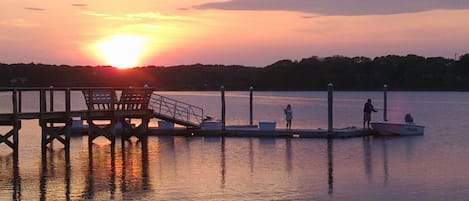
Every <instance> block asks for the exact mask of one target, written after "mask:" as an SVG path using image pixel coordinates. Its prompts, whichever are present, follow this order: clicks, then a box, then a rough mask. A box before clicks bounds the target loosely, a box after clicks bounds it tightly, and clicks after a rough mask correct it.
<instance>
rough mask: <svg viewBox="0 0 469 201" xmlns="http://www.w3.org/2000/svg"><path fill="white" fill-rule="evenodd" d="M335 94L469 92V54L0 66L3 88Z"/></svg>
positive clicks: (0, 78) (0, 82) (0, 79)
mask: <svg viewBox="0 0 469 201" xmlns="http://www.w3.org/2000/svg"><path fill="white" fill-rule="evenodd" d="M330 82H331V83H334V88H335V90H343V91H353V90H365V91H371V90H381V89H382V87H383V84H385V83H386V84H388V85H389V88H390V90H408V91H469V54H465V55H462V56H461V57H459V58H458V59H448V58H443V57H428V58H426V57H422V56H417V55H407V56H397V55H388V56H382V57H375V58H374V59H371V58H367V57H352V58H351V57H344V56H332V57H325V58H320V57H315V56H313V57H310V58H305V59H302V60H300V61H291V60H280V61H278V62H275V63H273V64H271V65H268V66H265V67H262V68H261V67H247V66H240V65H229V66H226V65H204V64H194V65H181V66H172V67H160V66H146V67H137V68H131V69H124V70H121V69H117V68H114V67H110V66H97V67H93V66H67V65H47V64H35V63H29V64H23V63H21V64H2V63H0V86H1V87H15V86H16V87H49V86H56V87H111V86H114V87H127V86H143V85H145V84H148V85H149V86H152V87H156V88H157V89H158V90H186V91H189V90H219V89H220V86H222V85H223V86H224V87H225V89H226V90H229V91H241V90H248V89H249V87H250V86H253V87H254V88H255V90H272V91H274V90H284V91H306V90H311V91H321V90H325V89H326V88H327V84H328V83H330Z"/></svg>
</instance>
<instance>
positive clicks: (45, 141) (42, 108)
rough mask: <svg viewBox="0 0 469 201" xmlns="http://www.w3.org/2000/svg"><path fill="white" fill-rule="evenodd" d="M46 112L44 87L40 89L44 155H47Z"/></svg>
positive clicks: (40, 120) (40, 122)
mask: <svg viewBox="0 0 469 201" xmlns="http://www.w3.org/2000/svg"><path fill="white" fill-rule="evenodd" d="M45 112H46V91H45V90H44V89H40V90H39V125H40V126H41V130H42V132H41V133H42V140H41V151H42V155H43V156H45V155H46V146H47V129H46V127H47V122H45V121H44V113H45Z"/></svg>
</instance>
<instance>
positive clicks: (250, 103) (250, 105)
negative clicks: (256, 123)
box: [249, 86, 254, 126]
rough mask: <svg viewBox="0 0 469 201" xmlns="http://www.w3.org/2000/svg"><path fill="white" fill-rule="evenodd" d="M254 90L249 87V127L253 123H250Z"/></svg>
mask: <svg viewBox="0 0 469 201" xmlns="http://www.w3.org/2000/svg"><path fill="white" fill-rule="evenodd" d="M253 90H254V88H253V87H252V86H251V87H249V125H251V126H252V124H253V121H252V91H253Z"/></svg>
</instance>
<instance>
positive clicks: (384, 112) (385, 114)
mask: <svg viewBox="0 0 469 201" xmlns="http://www.w3.org/2000/svg"><path fill="white" fill-rule="evenodd" d="M383 91H384V98H383V99H384V111H383V120H384V121H388V117H387V111H388V95H387V94H388V85H386V84H384V86H383Z"/></svg>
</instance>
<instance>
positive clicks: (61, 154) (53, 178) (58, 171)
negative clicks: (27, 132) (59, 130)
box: [39, 147, 71, 200]
mask: <svg viewBox="0 0 469 201" xmlns="http://www.w3.org/2000/svg"><path fill="white" fill-rule="evenodd" d="M40 167H41V170H40V172H41V174H40V179H39V192H40V196H39V197H40V199H41V200H47V198H48V197H49V199H50V198H57V197H59V198H61V197H62V196H61V195H60V194H59V193H58V192H60V191H58V189H61V188H63V190H62V192H63V196H64V197H63V199H65V200H70V192H71V191H70V189H71V184H70V172H71V169H70V167H71V166H70V152H69V149H64V148H62V149H59V150H54V149H52V148H49V147H44V148H43V150H42V154H41V166H40ZM60 180H63V181H62V182H63V184H64V186H63V187H62V186H61V185H60V184H59V183H60V182H59V181H60ZM49 192H51V193H50V194H49Z"/></svg>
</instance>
